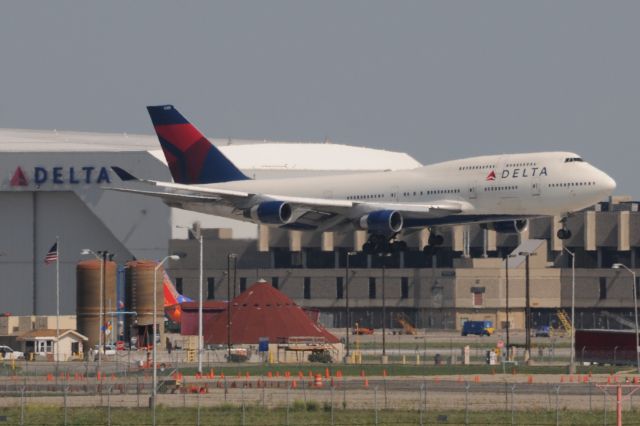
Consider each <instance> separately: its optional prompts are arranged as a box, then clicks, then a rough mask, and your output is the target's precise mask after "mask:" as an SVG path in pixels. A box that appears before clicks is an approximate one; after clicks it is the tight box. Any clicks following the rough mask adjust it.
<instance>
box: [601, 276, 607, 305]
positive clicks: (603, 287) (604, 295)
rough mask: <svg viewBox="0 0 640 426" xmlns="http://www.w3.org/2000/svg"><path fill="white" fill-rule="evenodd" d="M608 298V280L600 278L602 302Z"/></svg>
mask: <svg viewBox="0 0 640 426" xmlns="http://www.w3.org/2000/svg"><path fill="white" fill-rule="evenodd" d="M606 298H607V279H606V278H605V277H600V300H604V299H606Z"/></svg>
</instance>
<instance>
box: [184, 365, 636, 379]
mask: <svg viewBox="0 0 640 426" xmlns="http://www.w3.org/2000/svg"><path fill="white" fill-rule="evenodd" d="M325 369H329V372H330V373H331V375H332V376H334V375H335V373H336V372H337V371H338V370H340V371H341V372H342V374H343V375H344V376H359V375H361V373H362V372H363V371H364V372H365V374H366V375H367V376H382V375H383V373H384V371H385V370H386V373H387V375H389V376H447V375H452V376H453V375H474V374H493V373H494V372H495V373H496V374H501V373H502V366H500V365H497V366H491V365H484V364H483V365H433V364H431V365H401V364H388V365H381V364H361V365H344V364H305V365H281V364H280V365H279V364H273V365H253V364H245V365H237V364H236V365H233V366H224V367H217V368H213V370H214V372H215V373H216V375H218V376H219V375H220V373H224V374H225V376H227V377H235V376H237V375H238V374H240V375H241V376H244V375H246V373H249V374H250V375H251V376H266V375H267V374H268V373H269V372H271V373H272V374H273V375H275V374H276V372H277V373H279V374H281V375H284V374H285V372H287V371H288V372H289V373H290V374H291V375H297V374H298V372H299V371H302V373H303V374H305V375H308V374H309V371H311V372H312V373H314V374H315V373H320V374H324V373H325ZM514 369H515V373H517V374H567V367H566V366H544V365H537V366H525V365H523V366H516V367H507V368H506V369H505V372H506V373H507V374H511V373H513V372H514ZM626 369H627V370H628V368H626ZM623 370H625V368H624V367H618V368H615V367H611V366H589V367H583V366H579V367H578V368H577V372H578V373H579V374H588V373H593V374H613V373H616V372H618V371H623ZM180 371H182V372H183V374H195V372H196V369H195V368H184V369H182V368H181V369H180Z"/></svg>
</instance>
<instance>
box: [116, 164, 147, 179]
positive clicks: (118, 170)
mask: <svg viewBox="0 0 640 426" xmlns="http://www.w3.org/2000/svg"><path fill="white" fill-rule="evenodd" d="M111 170H113V171H114V172H115V173H116V174H117V175H118V177H119V178H120V180H121V181H123V182H128V181H131V180H140V179H138V178H137V177H135V176H134V175H132V174H131V173H129V172H128V171H126V170H124V169H121V168H120V167H117V166H111Z"/></svg>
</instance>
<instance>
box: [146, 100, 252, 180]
mask: <svg viewBox="0 0 640 426" xmlns="http://www.w3.org/2000/svg"><path fill="white" fill-rule="evenodd" d="M147 110H148V111H149V115H150V116H151V121H152V122H153V128H154V129H155V131H156V134H157V135H158V139H159V140H160V145H161V146H162V151H163V152H164V156H165V158H166V159H167V163H168V164H169V169H170V170H171V176H172V177H173V180H174V182H176V183H182V184H187V185H192V184H206V183H220V182H230V181H236V180H247V179H249V178H248V177H247V176H245V175H244V174H243V173H242V172H241V171H240V170H239V169H238V168H237V167H236V166H235V165H234V164H233V163H232V162H231V161H229V159H228V158H227V157H225V156H224V154H223V153H222V152H220V150H219V149H218V148H216V147H215V146H214V145H213V144H212V143H211V142H210V141H209V140H208V139H207V138H206V137H205V136H204V135H203V134H202V133H201V132H200V131H199V130H198V129H196V127H195V126H194V125H193V124H191V123H189V121H188V120H187V119H186V118H184V117H183V116H182V114H180V113H179V112H178V110H177V109H175V108H174V107H173V105H158V106H148V107H147Z"/></svg>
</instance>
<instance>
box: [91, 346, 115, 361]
mask: <svg viewBox="0 0 640 426" xmlns="http://www.w3.org/2000/svg"><path fill="white" fill-rule="evenodd" d="M100 349H101V346H100V345H95V346H94V347H93V353H94V354H95V356H94V359H98V350H100ZM101 352H102V355H103V356H104V355H107V356H112V355H115V354H116V346H115V345H104V351H101Z"/></svg>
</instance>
